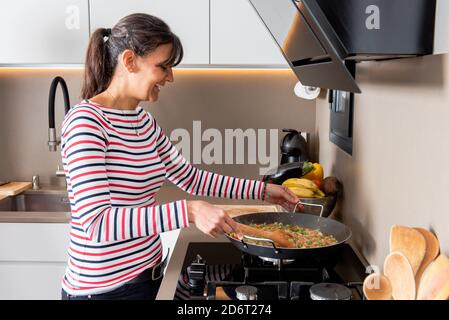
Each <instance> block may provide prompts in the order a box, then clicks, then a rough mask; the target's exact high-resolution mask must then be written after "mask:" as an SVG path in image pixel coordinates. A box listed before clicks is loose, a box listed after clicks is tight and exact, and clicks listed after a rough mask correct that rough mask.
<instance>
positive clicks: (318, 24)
mask: <svg viewBox="0 0 449 320" xmlns="http://www.w3.org/2000/svg"><path fill="white" fill-rule="evenodd" d="M249 1H250V2H251V4H252V5H253V7H254V9H255V10H256V12H257V13H258V15H259V16H260V18H261V19H262V21H263V23H264V24H265V26H266V27H267V28H268V30H269V31H270V33H271V35H272V36H273V38H274V40H275V41H276V43H277V44H278V45H279V47H280V48H281V51H282V53H283V54H284V57H285V58H286V59H287V61H288V63H289V64H290V67H291V68H292V69H293V71H294V72H295V74H296V75H297V77H298V78H299V80H300V81H301V83H302V84H304V85H306V86H314V87H321V88H328V89H338V90H344V91H350V92H356V93H360V92H361V90H360V88H359V86H358V85H357V83H356V81H355V74H354V73H355V68H354V65H355V63H356V62H360V61H368V60H384V59H394V58H402V57H410V56H419V55H427V54H432V53H433V48H434V28H435V11H436V1H437V0H249Z"/></svg>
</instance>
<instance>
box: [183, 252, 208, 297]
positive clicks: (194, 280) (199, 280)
mask: <svg viewBox="0 0 449 320" xmlns="http://www.w3.org/2000/svg"><path fill="white" fill-rule="evenodd" d="M200 258H201V257H199V256H197V259H196V260H195V261H194V262H192V263H191V264H190V266H188V267H187V276H188V279H189V280H188V286H189V289H190V294H192V295H198V296H201V295H203V291H204V285H205V279H206V263H205V262H204V261H203V260H202V259H200Z"/></svg>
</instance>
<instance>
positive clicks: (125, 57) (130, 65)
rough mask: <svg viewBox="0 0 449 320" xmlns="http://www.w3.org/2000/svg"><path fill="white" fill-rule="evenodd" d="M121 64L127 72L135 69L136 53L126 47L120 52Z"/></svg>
mask: <svg viewBox="0 0 449 320" xmlns="http://www.w3.org/2000/svg"><path fill="white" fill-rule="evenodd" d="M122 62H123V66H124V67H125V69H126V70H128V72H129V73H133V72H135V71H136V54H135V53H134V51H132V50H130V49H126V50H124V51H123V53H122Z"/></svg>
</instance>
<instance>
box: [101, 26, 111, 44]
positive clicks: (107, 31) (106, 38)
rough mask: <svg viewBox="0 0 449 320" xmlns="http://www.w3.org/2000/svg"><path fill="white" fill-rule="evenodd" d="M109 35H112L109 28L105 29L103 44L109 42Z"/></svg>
mask: <svg viewBox="0 0 449 320" xmlns="http://www.w3.org/2000/svg"><path fill="white" fill-rule="evenodd" d="M111 34H112V30H111V28H107V29H106V30H105V32H104V35H103V42H106V41H108V40H109V37H110V36H111Z"/></svg>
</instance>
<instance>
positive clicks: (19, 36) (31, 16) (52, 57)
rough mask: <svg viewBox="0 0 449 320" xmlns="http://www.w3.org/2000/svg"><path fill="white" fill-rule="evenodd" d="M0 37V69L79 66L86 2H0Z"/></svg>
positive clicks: (86, 35)
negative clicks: (10, 65)
mask: <svg viewBox="0 0 449 320" xmlns="http://www.w3.org/2000/svg"><path fill="white" fill-rule="evenodd" d="M0 35H1V39H2V40H1V41H2V47H1V50H0V65H5V64H79V63H83V61H84V54H85V50H86V48H87V44H88V40H89V23H88V1H87V0H58V1H54V0H39V1H36V0H14V1H2V3H1V4H0Z"/></svg>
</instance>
